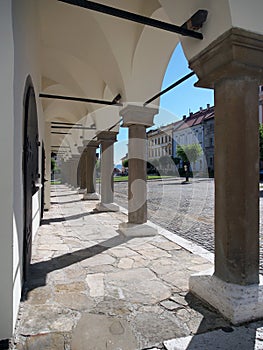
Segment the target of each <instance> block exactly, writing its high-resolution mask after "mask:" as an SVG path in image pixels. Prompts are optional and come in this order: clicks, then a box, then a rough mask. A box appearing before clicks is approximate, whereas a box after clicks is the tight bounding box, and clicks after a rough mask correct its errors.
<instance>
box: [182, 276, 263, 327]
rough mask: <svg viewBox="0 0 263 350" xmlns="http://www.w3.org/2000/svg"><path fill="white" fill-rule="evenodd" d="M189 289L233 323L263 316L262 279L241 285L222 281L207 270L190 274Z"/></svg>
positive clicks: (236, 323)
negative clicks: (254, 282)
mask: <svg viewBox="0 0 263 350" xmlns="http://www.w3.org/2000/svg"><path fill="white" fill-rule="evenodd" d="M189 290H190V292H191V293H193V294H194V295H196V296H197V297H198V298H200V299H202V300H204V301H205V302H207V303H209V304H210V305H212V306H213V307H214V308H215V309H217V310H218V311H219V312H220V313H221V314H222V315H223V316H224V317H225V318H227V319H228V320H229V321H230V322H231V323H232V324H234V325H238V324H240V323H244V322H249V321H252V320H256V319H260V318H262V317H263V280H261V281H260V283H259V284H253V285H248V286H241V285H237V284H232V283H227V282H225V281H222V280H221V279H219V278H218V277H216V276H214V275H213V271H211V270H209V271H205V272H201V273H197V274H194V275H192V276H190V279H189Z"/></svg>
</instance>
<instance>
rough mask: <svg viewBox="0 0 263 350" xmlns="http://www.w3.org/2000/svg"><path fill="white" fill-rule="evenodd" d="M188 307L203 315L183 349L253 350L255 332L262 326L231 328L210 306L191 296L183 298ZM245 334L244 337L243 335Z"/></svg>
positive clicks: (262, 324) (261, 322)
mask: <svg viewBox="0 0 263 350" xmlns="http://www.w3.org/2000/svg"><path fill="white" fill-rule="evenodd" d="M185 299H186V301H187V302H188V304H189V306H190V307H191V308H193V309H194V310H196V311H198V312H199V313H201V314H202V315H203V320H202V322H201V323H200V325H199V328H198V330H197V331H196V334H195V335H194V336H193V337H192V338H191V340H190V341H189V343H188V344H185V346H184V347H183V349H185V350H186V349H187V350H204V349H205V350H214V349H218V350H226V349H227V350H237V349H238V350H254V349H255V341H256V331H257V328H258V327H262V326H263V321H258V322H257V323H254V324H253V325H252V324H245V325H240V326H233V325H232V324H231V323H230V322H229V321H227V320H225V319H224V318H223V317H222V316H221V315H220V314H219V313H218V312H217V311H216V310H215V309H213V308H212V307H211V306H209V305H207V304H205V303H204V302H201V301H200V300H199V299H198V298H196V297H195V296H194V295H193V294H191V293H188V294H187V295H186V297H185ZM244 332H245V335H244Z"/></svg>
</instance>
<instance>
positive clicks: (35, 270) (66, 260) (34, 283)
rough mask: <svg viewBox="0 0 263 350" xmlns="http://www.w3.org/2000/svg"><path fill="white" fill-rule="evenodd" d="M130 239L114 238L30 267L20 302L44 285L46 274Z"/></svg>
mask: <svg viewBox="0 0 263 350" xmlns="http://www.w3.org/2000/svg"><path fill="white" fill-rule="evenodd" d="M129 240H131V238H127V237H124V236H114V237H112V238H110V239H107V240H106V241H104V242H101V243H99V244H96V245H94V246H92V247H89V248H84V249H79V250H76V251H75V252H72V253H67V254H63V255H60V256H58V257H55V258H52V259H50V260H47V261H41V262H37V263H34V264H31V265H30V269H29V280H28V282H26V284H25V288H24V293H23V298H22V301H25V300H27V293H28V292H30V291H31V290H33V289H35V288H38V287H42V286H45V285H46V277H47V274H48V273H50V272H52V271H55V270H60V269H63V268H65V267H67V266H70V265H73V264H76V263H78V262H80V261H83V260H86V259H88V258H91V257H93V256H95V255H98V254H100V253H103V252H105V251H106V250H108V249H110V248H113V247H117V246H119V245H121V244H123V243H126V242H128V241H129Z"/></svg>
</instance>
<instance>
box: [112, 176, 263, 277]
mask: <svg viewBox="0 0 263 350" xmlns="http://www.w3.org/2000/svg"><path fill="white" fill-rule="evenodd" d="M182 181H183V180H182V179H180V178H172V179H164V180H150V181H148V183H147V186H148V203H147V205H148V218H149V220H151V221H153V222H154V223H156V224H158V225H160V226H161V227H164V228H166V229H167V230H169V231H171V232H174V233H175V234H177V235H179V236H181V237H183V238H185V239H188V240H190V241H192V242H194V243H196V244H198V245H200V246H201V247H203V248H205V249H207V250H209V251H210V252H212V253H214V180H213V179H205V178H200V179H198V178H195V179H191V181H190V183H189V184H182ZM114 191H115V201H116V203H118V204H119V205H121V206H123V207H125V208H127V205H128V202H127V196H128V195H127V193H128V184H127V182H116V183H115V184H114ZM261 196H263V187H262V190H260V273H263V226H262V220H261V216H262V215H261V213H263V201H262V198H261Z"/></svg>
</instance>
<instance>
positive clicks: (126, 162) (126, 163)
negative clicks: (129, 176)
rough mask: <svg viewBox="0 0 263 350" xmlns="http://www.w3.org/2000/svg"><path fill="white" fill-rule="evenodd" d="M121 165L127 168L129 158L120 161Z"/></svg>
mask: <svg viewBox="0 0 263 350" xmlns="http://www.w3.org/2000/svg"><path fill="white" fill-rule="evenodd" d="M122 165H123V166H124V168H128V167H129V159H124V160H123V161H122Z"/></svg>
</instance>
